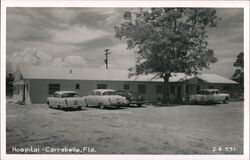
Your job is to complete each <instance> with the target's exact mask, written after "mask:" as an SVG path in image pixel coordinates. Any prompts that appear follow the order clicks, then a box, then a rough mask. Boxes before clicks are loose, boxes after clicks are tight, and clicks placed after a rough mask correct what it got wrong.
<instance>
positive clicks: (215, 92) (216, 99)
mask: <svg viewBox="0 0 250 160" xmlns="http://www.w3.org/2000/svg"><path fill="white" fill-rule="evenodd" d="M213 97H214V101H215V102H220V100H221V97H220V94H219V92H218V91H213Z"/></svg>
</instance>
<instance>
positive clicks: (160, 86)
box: [155, 85, 163, 94]
mask: <svg viewBox="0 0 250 160" xmlns="http://www.w3.org/2000/svg"><path fill="white" fill-rule="evenodd" d="M155 89H156V90H155V92H156V94H162V93H163V85H156V87H155Z"/></svg>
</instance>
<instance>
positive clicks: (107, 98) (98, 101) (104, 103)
mask: <svg viewBox="0 0 250 160" xmlns="http://www.w3.org/2000/svg"><path fill="white" fill-rule="evenodd" d="M84 99H85V103H86V106H99V107H100V108H101V109H104V108H105V107H108V106H115V107H117V108H120V107H121V106H125V105H127V100H126V98H125V97H122V96H120V95H118V94H117V93H116V91H115V90H112V89H96V90H93V91H92V92H91V95H88V96H85V97H84Z"/></svg>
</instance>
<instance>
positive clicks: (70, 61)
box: [52, 56, 87, 67]
mask: <svg viewBox="0 0 250 160" xmlns="http://www.w3.org/2000/svg"><path fill="white" fill-rule="evenodd" d="M52 66H58V67H87V61H86V60H85V59H84V58H83V57H81V56H66V57H64V59H62V58H56V59H54V60H53V61H52Z"/></svg>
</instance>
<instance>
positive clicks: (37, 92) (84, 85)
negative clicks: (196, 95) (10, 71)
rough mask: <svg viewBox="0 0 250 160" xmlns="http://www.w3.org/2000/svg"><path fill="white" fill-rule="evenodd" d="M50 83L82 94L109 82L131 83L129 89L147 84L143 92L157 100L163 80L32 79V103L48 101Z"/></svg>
mask: <svg viewBox="0 0 250 160" xmlns="http://www.w3.org/2000/svg"><path fill="white" fill-rule="evenodd" d="M49 84H60V85H61V86H60V87H61V88H60V90H73V91H77V92H78V93H79V94H80V96H87V95H89V94H90V93H91V91H92V90H93V89H97V84H107V88H108V89H114V90H124V88H123V87H124V85H125V84H126V85H129V90H135V91H138V85H145V86H146V93H145V94H141V95H142V96H144V97H145V98H146V99H150V100H155V99H157V98H159V97H162V94H156V85H161V84H162V83H161V82H137V81H101V80H99V81H94V80H35V79H32V80H30V99H31V101H32V103H46V99H47V97H48V96H49ZM76 84H80V89H75V85H76Z"/></svg>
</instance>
